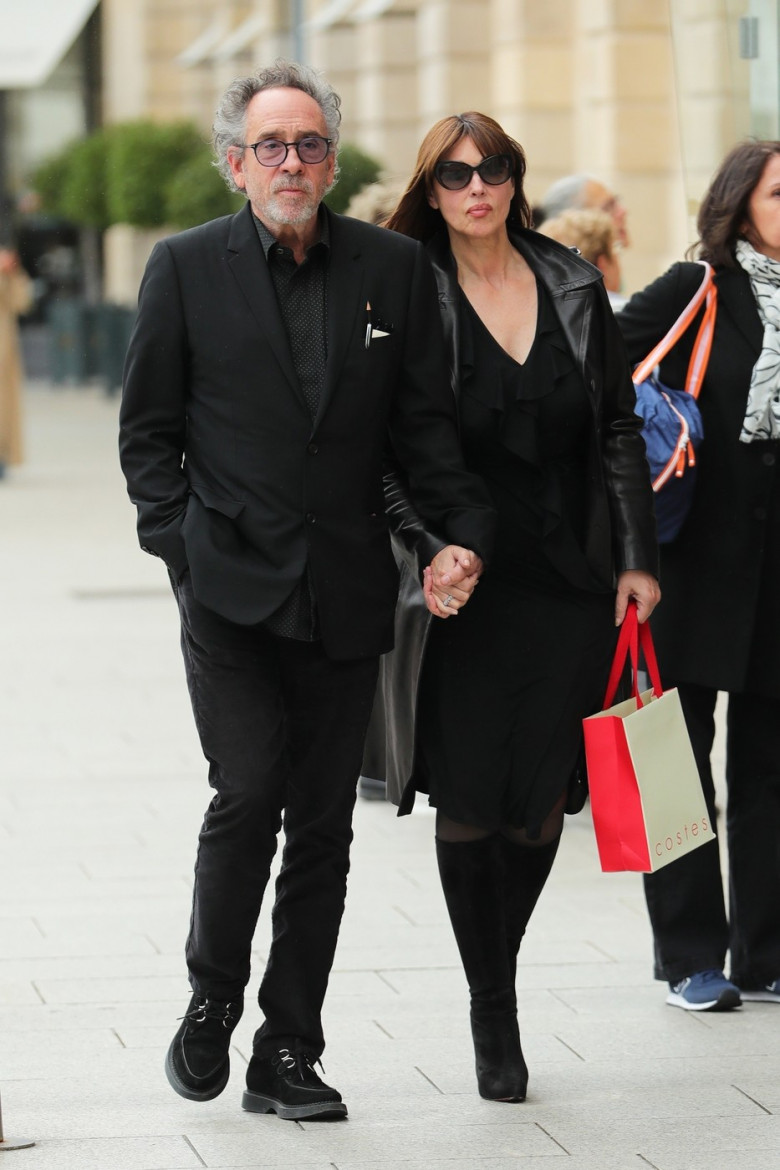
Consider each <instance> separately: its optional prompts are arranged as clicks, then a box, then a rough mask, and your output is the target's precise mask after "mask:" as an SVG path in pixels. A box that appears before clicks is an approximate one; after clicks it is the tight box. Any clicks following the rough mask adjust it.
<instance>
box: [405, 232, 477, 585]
mask: <svg viewBox="0 0 780 1170" xmlns="http://www.w3.org/2000/svg"><path fill="white" fill-rule="evenodd" d="M447 371H448V365H447V360H446V354H445V348H444V334H443V330H442V324H441V318H440V316H439V306H438V298H437V295H436V286H435V282H434V279H433V272H432V270H431V266H430V262H429V261H428V259H427V258H426V256H425V254H424V252H423V249H422V246H421V245H418V246H417V249H416V254H415V261H414V271H413V273H412V277H411V282H410V293H409V311H408V314H407V324H406V329H405V339H404V355H403V363H402V370H401V374H400V377H399V384H398V388H397V391H396V394H395V397H394V402H393V407H392V410H391V415H390V440H391V446H392V450H393V454H394V457H395V459H396V461H397V463H398V464H399V466H400V468H401V470H402V472H403V476H404V477H405V484H404V481H403V480H396V485H395V486H396V493H397V492H399V491H400V490H401V485H402V484H404V490H405V488H406V487H408V496H409V500H410V501H411V502H412V503H413V507H414V511H415V512H416V513H417V514H418V516H419V517H421V518H422V520H423V521H424V523H425V526H426V528H427V530H428V532H429V534H430V535H431V536H432V535H433V534H435V533H437V532H438V533H441V536H442V539H441V540H440V541H439V543H438V547H439V548H441V547H442V545H444V544H448V543H452V544H459V545H462V546H463V547H464V548H470V549H473V550H474V552H476V553H477V554H478V555H479V556H480V557H481V558H482V560H483V561H484V562H485V563H487V562H488V561H489V559H490V554H491V552H492V546H493V536H494V529H495V519H496V518H495V512H494V509H493V505H492V501H491V498H490V495H489V493H488V490H487V488H486V487H485V484H484V483H483V481H482V480H481V479H480V477H479V476H478V475H474V474H472V473H471V472H470V471H467V470H466V467H465V464H464V462H463V455H462V453H461V447H460V438H459V435H458V427H457V421H456V417H455V402H454V399H453V396H452V390H451V388H450V385H449V380H448V374H447ZM385 486H386V501H387V494H388V493H387V486H388V485H387V483H386V485H385ZM402 503H403V501H402V500H401V499H400V498H398V496H397V494H396V497H395V499H394V498H393V490H392V485H391V491H390V511H391V525H392V524H393V516H392V510H393V507H394V506H395V508H396V516H395V521H396V527H398V526H399V525H400V526H401V527H403V510H402ZM408 518H409V513H408V512H407V519H408ZM418 535H419V534H418ZM434 551H435V550H434ZM426 563H427V562H426Z"/></svg>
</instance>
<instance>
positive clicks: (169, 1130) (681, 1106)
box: [0, 383, 780, 1170]
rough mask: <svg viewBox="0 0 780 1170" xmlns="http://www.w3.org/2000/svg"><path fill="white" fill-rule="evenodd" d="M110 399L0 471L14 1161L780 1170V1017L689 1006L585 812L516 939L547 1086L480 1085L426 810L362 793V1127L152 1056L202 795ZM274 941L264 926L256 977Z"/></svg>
mask: <svg viewBox="0 0 780 1170" xmlns="http://www.w3.org/2000/svg"><path fill="white" fill-rule="evenodd" d="M116 413H117V401H116V399H110V398H107V397H105V396H104V395H102V394H101V393H100V392H99V391H97V390H95V389H94V388H88V387H87V388H69V389H59V390H53V389H52V388H50V387H48V386H47V385H45V384H42V383H41V384H35V385H32V386H31V387H30V388H29V391H28V395H27V418H28V432H29V461H28V462H27V464H26V465H25V466H24V467H23V468H22V469H19V470H18V471H16V472H14V473H12V474H10V475H9V476H8V477H7V478H6V480H5V481H4V482H3V483H2V484H0V615H2V616H0V743H1V744H2V771H1V773H0V1093H1V1094H2V1106H3V1119H4V1128H5V1134H6V1138H15V1137H20V1138H21V1137H27V1138H30V1139H34V1140H35V1142H36V1145H35V1146H34V1147H33V1148H30V1149H25V1150H16V1151H12V1150H7V1151H3V1152H0V1170H6V1164H7V1167H8V1170H10V1168H11V1167H12V1166H13V1167H14V1168H16V1167H19V1170H71V1168H73V1170H191V1168H192V1170H195V1168H198V1167H203V1166H206V1167H209V1168H213V1170H238V1168H239V1167H241V1168H247V1167H254V1168H261V1167H262V1168H263V1170H282V1168H284V1170H290V1168H293V1170H326V1168H331V1170H393V1168H395V1167H398V1168H400V1170H455V1168H459V1170H475V1168H480V1170H482V1168H484V1170H509V1168H510V1167H511V1168H515V1167H518V1168H521V1167H527V1168H528V1170H531V1168H532V1167H537V1168H544V1170H550V1168H551V1167H555V1166H560V1167H566V1168H567V1170H642V1168H645V1170H646V1168H647V1167H652V1168H655V1170H713V1168H714V1170H770V1168H771V1170H777V1167H778V1166H779V1165H780V1124H779V1123H778V1117H777V1115H778V1113H780V1057H779V1056H778V1034H779V1029H780V1009H778V1008H777V1007H775V1006H772V1005H762V1004H753V1005H748V1006H746V1007H745V1008H743V1009H742V1011H740V1012H738V1013H731V1014H726V1015H721V1016H717V1015H708V1014H704V1015H702V1014H694V1013H684V1012H681V1011H678V1010H673V1009H671V1008H668V1007H666V1006H665V1005H664V993H663V988H662V986H661V985H660V984H658V983H654V982H653V980H652V977H651V970H650V951H651V947H650V934H649V930H648V927H647V922H646V917H645V911H644V903H643V899H642V893H641V882H640V878H639V877H637V876H633V875H623V874H611V875H605V874H602V873H601V872H600V871H599V868H598V863H597V859H596V854H595V848H594V842H593V836H592V829H591V826H590V823H589V818H588V814H587V813H584V814H583V815H581V816H580V817H578V818H573V819H569V820H568V822H567V827H566V832H565V837H564V843H563V846H562V849H561V853H560V856H559V861H558V863H557V865H556V869H555V871H554V874H553V877H552V879H551V881H550V884H549V886H548V888H547V890H546V891H545V894H544V896H543V899H542V901H541V903H540V906H539V909H538V912H537V915H536V917H535V919H534V921H533V923H532V926H531V928H530V931H529V934H528V937H527V940H526V942H525V943H524V944H523V949H522V954H521V961H520V970H519V979H518V983H519V995H520V1004H521V1008H520V1011H521V1027H522V1033H523V1038H524V1046H525V1050H526V1053H527V1058H528V1063H529V1066H530V1069H531V1082H530V1091H529V1097H528V1101H527V1102H526V1103H525V1104H523V1105H501V1104H493V1103H488V1102H485V1101H482V1100H480V1098H479V1097H478V1095H477V1093H476V1091H475V1085H474V1078H473V1071H472V1061H471V1055H470V1048H469V1036H468V1024H467V1012H466V989H465V984H464V979H463V976H462V974H461V972H460V968H459V964H458V959H457V955H456V951H455V947H454V943H453V941H452V938H451V936H450V932H449V927H448V924H447V922H446V919H445V912H444V906H443V901H442V897H441V893H440V891H439V887H438V881H437V878H436V873H435V868H434V861H433V849H432V829H433V823H432V816H431V813H430V812H429V811H428V810H427V809H425V810H421V811H419V812H418V813H416V814H415V815H414V816H412V817H408V818H405V819H403V820H401V821H399V820H397V819H396V818H395V816H394V810H393V809H392V808H391V807H390V806H389V805H387V804H384V803H377V802H367V801H359V803H358V809H357V814H356V823H355V830H356V834H355V847H354V861H353V869H352V875H351V878H350V894H349V899H348V908H347V914H346V919H345V922H344V928H343V931H342V937H341V941H340V944H339V949H338V954H337V958H336V964H335V969H334V972H333V976H332V980H331V987H330V992H329V997H328V1001H327V1013H326V1014H327V1020H326V1030H327V1035H328V1037H329V1044H328V1048H327V1051H326V1053H325V1060H324V1063H325V1067H326V1069H327V1076H328V1078H329V1079H331V1080H332V1081H333V1083H335V1084H337V1085H338V1086H339V1088H340V1089H341V1090H342V1091H343V1093H344V1096H345V1099H346V1100H347V1102H348V1104H349V1108H350V1117H349V1120H348V1121H347V1122H340V1123H319V1124H317V1123H306V1124H297V1123H291V1122H286V1121H280V1120H279V1119H277V1118H276V1117H273V1116H269V1117H259V1116H256V1115H252V1114H245V1113H242V1111H241V1108H240V1095H241V1089H242V1072H243V1069H244V1067H245V1064H246V1060H247V1057H248V1055H249V1052H250V1046H251V1037H252V1033H253V1031H254V1028H255V1027H256V1026H257V1024H258V1022H259V1021H258V1018H257V1010H256V1009H255V1011H252V1007H251V1003H250V1005H249V1007H248V1010H247V1011H246V1013H245V1015H244V1019H243V1021H242V1023H241V1025H240V1026H239V1028H238V1030H237V1032H236V1034H235V1043H234V1048H233V1053H232V1060H233V1070H234V1072H233V1079H232V1081H231V1083H230V1085H229V1086H228V1089H227V1090H226V1091H225V1093H224V1094H223V1095H222V1096H221V1097H219V1098H218V1099H217V1100H216V1101H213V1102H210V1103H208V1104H205V1105H198V1104H193V1103H190V1102H186V1101H183V1100H181V1099H180V1098H178V1097H177V1096H176V1095H175V1094H174V1093H173V1092H172V1091H171V1090H170V1088H169V1087H168V1084H167V1082H166V1080H165V1077H164V1074H163V1068H162V1063H163V1056H164V1053H165V1050H166V1047H167V1045H168V1042H169V1039H170V1036H171V1035H172V1033H173V1030H174V1028H175V1020H176V1017H177V1016H179V1015H181V1012H182V1010H183V1007H184V1005H185V1003H186V1001H187V996H188V987H187V983H186V977H185V970H184V964H183V959H182V944H183V939H184V933H185V929H186V926H187V921H188V914H189V900H190V881H191V870H192V863H193V855H194V845H195V838H196V834H197V830H198V826H199V823H200V817H201V813H202V809H203V807H205V804H206V802H207V800H208V788H207V784H206V780H205V767H204V762H203V759H202V757H201V755H200V751H199V747H198V744H197V741H196V738H195V733H194V730H193V727H192V724H191V718H190V711H189V707H188V701H187V698H186V692H185V686H184V680H183V674H182V667H181V662H180V659H179V649H178V633H177V622H176V616H175V612H174V606H173V602H172V599H171V597H170V596H169V592H168V588H167V582H166V578H165V574H164V571H163V568H162V566H161V565H160V563H159V562H156V561H154V560H153V559H152V558H149V557H145V556H144V555H143V554H142V553H140V552H139V551H138V549H137V546H136V542H135V533H134V527H133V513H132V510H131V508H130V505H129V504H128V502H127V500H126V497H125V494H124V485H123V483H122V480H121V477H120V473H119V470H118V467H117V462H116V456H115V430H116ZM267 939H268V921H267V917H266V916H265V914H264V916H263V918H262V921H261V926H260V929H259V931H258V936H257V939H256V970H259V969H260V968H261V967H262V963H263V958H264V956H265V953H266V946H267Z"/></svg>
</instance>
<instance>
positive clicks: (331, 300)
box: [315, 208, 368, 424]
mask: <svg viewBox="0 0 780 1170" xmlns="http://www.w3.org/2000/svg"><path fill="white" fill-rule="evenodd" d="M325 214H326V215H327V216H328V221H329V231H330V258H329V261H328V313H327V339H328V360H327V365H326V367H325V386H324V389H323V392H322V398H321V399H320V407H319V410H318V411H317V418H316V420H315V424H316V422H318V421H319V420H320V418H321V417H322V415H323V412H324V411H325V409H326V408H327V405H328V403H329V402H330V399H331V397H332V396H333V393H334V391H335V389H336V386H337V385H338V380H339V375H340V374H341V370H342V368H343V365H344V361H345V359H346V356H347V352H348V350H349V346H350V344H352V343H353V340H354V333H355V330H361V331H362V332H363V333H365V328H366V325H367V323H368V315H367V311H366V297H365V293H364V285H365V279H364V278H365V272H364V267H363V262H362V256H361V251H360V246H359V244H357V243H356V242H355V240H354V239H353V238H352V232H351V231H350V230H349V220H348V219H345V218H344V217H342V216H340V215H334V213H333V212H332V211H329V210H328V209H327V208H325Z"/></svg>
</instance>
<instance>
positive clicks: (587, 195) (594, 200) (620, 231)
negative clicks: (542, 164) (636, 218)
mask: <svg viewBox="0 0 780 1170" xmlns="http://www.w3.org/2000/svg"><path fill="white" fill-rule="evenodd" d="M541 209H542V214H543V217H544V219H543V220H542V222H544V220H546V219H554V218H555V217H556V216H558V215H560V214H561V212H563V211H568V210H570V209H571V210H584V209H587V210H589V211H590V210H596V211H606V213H607V215H609V216H610V217H611V219H612V222H613V223H614V225H615V240H616V242H617V243H618V244H619V245H620V247H622V248H627V247H628V245H629V244H630V243H631V239H630V237H629V234H628V226H627V223H626V220H627V218H628V213H627V211H626V208H625V206H624V204H623V202H622V201H621V199H620V196H619V195H616V194H615V193H614V191H611V190H610V189H609V187H607V186H606V185H605V184H604V183H602V182H601V180H600V179H596V178H594V176H593V175H586V174H580V175H564V177H563V178H562V179H558V180H557V182H555V183H553V184H552V186H551V187H549V188H548V190H547V192H546V194H545V196H544V198H543V199H542V202H541Z"/></svg>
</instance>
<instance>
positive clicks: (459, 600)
mask: <svg viewBox="0 0 780 1170" xmlns="http://www.w3.org/2000/svg"><path fill="white" fill-rule="evenodd" d="M478 580H479V574H478V573H472V574H470V575H469V576H468V577H464V578H463V580H462V581H461V582H460V583H459V584H458V585H450V586H449V588H444V589H441V588H439V587H437V586H436V585H434V580H433V572H432V571H431V568H430V566H429V567H428V568H427V569H425V570H424V571H423V594H424V597H425V604H426V605H427V607H428V610H429V611H430V613H432V614H433V615H434V617H440V618H448V617H455V616H456V615H457V613H458V610H460V609H462V608H463V606H464V605H465V604H466V602H467V601H468V599H469V597H471V594H472V593H473V591H474V586H475V585H476V584H477V582H478Z"/></svg>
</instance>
